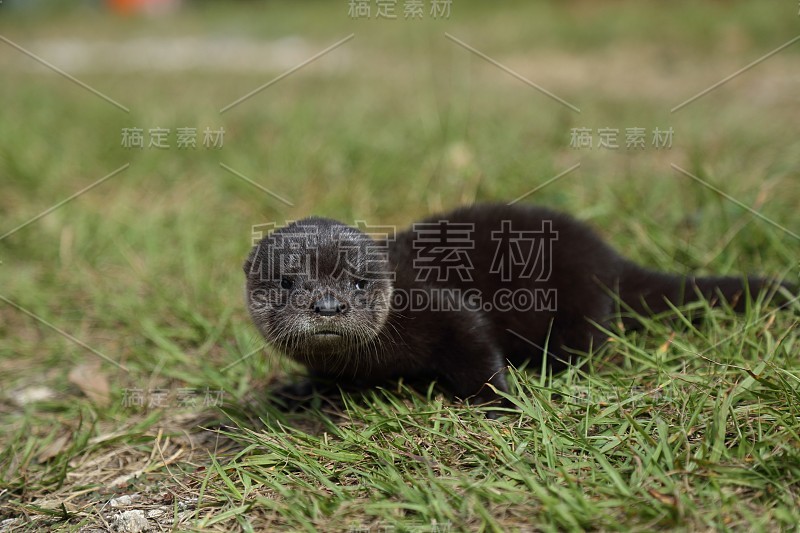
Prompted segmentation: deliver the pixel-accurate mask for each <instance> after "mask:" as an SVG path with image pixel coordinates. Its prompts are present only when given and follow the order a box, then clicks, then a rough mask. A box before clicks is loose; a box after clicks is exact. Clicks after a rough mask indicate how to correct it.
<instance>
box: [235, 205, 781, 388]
mask: <svg viewBox="0 0 800 533" xmlns="http://www.w3.org/2000/svg"><path fill="white" fill-rule="evenodd" d="M440 220H446V221H448V223H450V224H458V223H468V224H471V225H474V232H473V233H472V235H471V237H472V240H473V241H474V248H472V249H469V250H467V251H466V252H465V253H466V254H467V255H466V257H467V258H468V261H470V262H471V264H472V269H471V273H472V275H471V278H472V279H462V277H461V276H460V275H448V276H445V278H444V279H437V278H436V277H434V276H428V279H427V280H425V279H421V278H424V277H425V276H420V268H419V266H418V265H417V266H415V259H418V255H417V254H418V249H417V248H416V246H419V244H420V241H419V235H418V234H417V233H415V232H414V231H411V230H409V231H405V232H402V233H399V234H398V235H396V238H395V239H394V240H392V241H389V242H388V247H387V250H388V257H385V256H382V255H381V254H380V253H379V252H376V251H375V248H376V246H375V241H373V240H371V239H370V238H369V237H368V236H367V235H365V234H364V233H362V232H360V231H358V230H356V229H354V228H351V227H349V226H345V225H343V224H341V223H339V222H336V221H333V220H329V219H323V218H309V219H305V220H303V221H300V222H298V223H295V224H292V225H290V226H287V227H285V228H282V229H280V230H277V231H276V232H274V233H272V234H271V235H269V236H267V237H265V238H264V239H263V240H262V241H261V243H259V245H258V246H256V247H255V248H254V249H253V251H252V252H251V254H250V257H249V258H248V259H247V261H246V263H245V265H244V270H245V273H246V275H247V301H248V306H249V309H250V312H251V315H252V316H253V320H254V323H255V324H256V326H257V327H258V328H259V329H260V331H261V332H262V334H263V335H264V337H265V338H266V340H267V341H268V342H270V343H271V344H273V345H275V346H276V347H277V348H278V349H280V350H281V351H282V352H283V353H285V354H286V355H288V356H290V357H292V358H294V359H295V360H297V361H299V362H301V363H303V364H304V365H306V366H307V367H308V368H309V370H310V373H311V374H312V376H314V377H324V378H328V379H332V380H334V381H337V382H340V383H343V382H351V383H358V384H371V383H376V382H379V381H383V380H386V379H393V378H398V377H406V378H420V377H422V378H436V379H439V380H441V381H443V382H444V383H445V384H446V386H447V387H448V388H449V389H450V390H451V391H452V392H453V393H454V394H455V395H456V396H457V397H460V398H470V397H471V398H472V400H473V401H474V402H475V403H482V402H487V401H494V400H496V399H497V395H496V394H495V392H494V391H493V390H492V388H491V387H486V386H485V385H486V384H487V383H491V384H492V385H494V387H496V388H497V389H498V390H501V391H507V389H508V388H507V385H506V380H505V376H504V368H505V367H506V365H507V362H510V363H512V364H514V365H521V364H523V363H524V362H528V361H530V362H532V363H533V366H534V367H538V365H539V364H540V362H541V358H542V357H546V358H547V363H548V365H549V366H550V367H551V368H553V369H554V370H559V369H563V368H564V367H565V366H566V365H568V364H569V363H570V362H572V361H573V359H574V357H575V356H576V354H583V353H587V352H589V351H590V350H591V349H592V348H593V347H597V346H599V345H600V344H601V343H602V342H603V341H604V336H603V335H602V334H601V333H600V331H599V330H598V329H597V327H596V326H595V325H594V324H593V323H597V324H601V325H605V326H609V325H610V322H611V321H612V320H614V319H615V318H617V317H619V311H620V310H621V311H623V314H624V312H625V311H629V312H630V311H632V312H633V313H634V314H635V313H638V314H642V315H652V314H657V313H661V312H664V311H668V310H669V309H670V305H671V304H672V305H678V306H679V305H682V304H684V303H687V302H690V301H693V300H697V299H698V298H700V297H702V298H705V299H707V300H709V301H712V302H719V301H720V299H723V300H726V301H727V302H729V303H730V304H731V305H733V307H734V309H736V310H738V311H741V310H743V309H744V306H745V305H746V294H745V293H749V294H750V295H752V296H753V297H755V295H757V294H758V293H760V292H761V291H764V290H767V289H768V288H772V289H775V288H777V285H778V284H775V283H771V282H769V281H767V280H764V279H762V278H756V277H747V278H744V277H701V278H694V277H686V276H677V275H669V274H663V273H659V272H654V271H650V270H647V269H644V268H642V267H639V266H637V265H635V264H633V263H632V262H630V261H628V260H626V259H625V258H623V257H622V256H620V255H619V254H618V253H616V252H615V251H614V250H613V249H612V248H611V247H609V246H608V245H606V244H605V243H604V242H603V240H602V239H601V238H600V237H599V236H597V235H596V234H595V233H594V231H593V230H592V229H591V228H589V227H588V226H587V225H585V224H583V223H581V222H579V221H577V220H575V219H574V218H572V217H570V216H568V215H565V214H563V213H558V212H554V211H550V210H548V209H544V208H540V207H531V206H521V205H520V206H511V207H510V206H505V205H493V204H492V205H490V204H485V205H477V206H471V207H464V208H461V209H458V210H456V211H453V212H451V213H447V214H443V215H438V216H434V217H431V218H429V219H428V220H427V221H425V222H437V221H440ZM503 220H506V221H510V224H511V228H512V229H513V230H515V231H519V230H524V231H537V230H540V229H541V228H542V223H543V222H546V221H549V223H550V224H551V225H552V229H553V230H554V231H555V232H557V234H558V237H557V240H555V241H552V248H551V249H549V250H548V249H547V247H544V250H545V251H544V252H543V253H544V255H543V256H540V258H539V259H540V260H543V261H546V262H548V264H550V265H551V267H552V268H551V270H550V272H549V275H548V276H547V277H546V279H540V280H536V279H533V278H531V277H523V276H516V277H514V276H512V277H510V278H508V279H505V280H504V279H502V278H503V277H502V276H501V274H500V273H499V272H498V273H492V272H491V271H492V265H493V262H494V260H495V254H496V253H497V252H498V241H496V240H493V238H492V237H493V235H492V232H493V231H497V230H499V229H500V223H501V221H503ZM300 228H302V231H301V229H300ZM309 228H312V229H314V231H316V232H317V237H316V239H314V240H315V242H314V243H310V242H309V241H308V239H306V238H305V237H302V236H301V235H303V234H305V233H307V230H308V229H309ZM291 244H294V245H295V247H296V252H297V254H296V255H297V256H298V257H301V258H302V259H303V260H304V261H308V262H309V264H311V265H313V267H314V268H313V270H314V273H313V275H303V274H298V269H297V268H296V267H297V265H294V266H291V265H289V263H291V262H292V261H288V262H287V261H286V260H284V259H281V260H277V259H275V257H274V256H275V253H274V251H275V250H278V249H283V248H282V247H287V248H286V249H290V248H291ZM311 244H313V246H312V245H311ZM379 244H385V243H379ZM442 244H444V245H445V246H448V245H451V244H456V243H450V242H448V241H447V238H445V239H444V241H442ZM531 246H533V245H531ZM342 248H344V249H345V250H344V251H342ZM377 248H378V249H379V248H380V246H378V247H377ZM501 251H503V250H501ZM504 251H505V252H509V251H510V248H508V247H507V248H506V249H505V250H504ZM523 251H525V248H524V246H523ZM296 259H297V257H295V259H294V260H293V261H296ZM443 261H444V260H443V259H437V260H434V261H433V262H432V263H426V265H427V266H431V265H433V266H440V267H441V266H442V265H443V264H444V263H443ZM343 265H347V267H346V268H345V267H343ZM376 266H377V268H375V267H376ZM387 274H393V275H394V280H388V279H384V278H385V277H386V275H387ZM289 278H291V283H289V282H287V281H286V280H287V279H289ZM290 284H291V286H289V285H290ZM787 288H788V287H787ZM535 289H536V290H540V291H544V293H546V291H548V290H554V291H555V294H556V296H557V305H556V307H555V309H539V310H536V309H528V310H524V311H523V310H518V309H504V310H498V309H496V308H495V309H491V310H486V309H483V308H482V307H476V305H475V304H474V302H473V301H472V300H469V299H467V298H466V297H465V296H464V294H465V293H469V294H473V295H474V294H480V295H481V300H482V302H487V301H492V299H493V298H494V297H495V295H497V294H498V291H512V292H513V291H520V290H529V291H530V290H535ZM399 291H405V293H407V294H410V293H411V292H414V291H416V294H418V295H423V296H424V297H425V298H427V300H428V303H427V304H426V305H423V306H418V308H409V307H404V308H402V309H398V308H397V305H396V304H395V302H394V301H393V297H395V296H397V295H398V294H400V292H399ZM454 294H455V295H456V299H455V304H456V305H454V306H453V305H451V308H450V309H446V310H441V309H439V308H441V307H442V306H443V305H444V304H446V303H450V304H453V302H454V301H453V295H454ZM547 294H553V293H552V292H550V293H547ZM445 300H447V301H445ZM620 301H621V303H620ZM331 302H335V303H336V306H337V307H336V308H335V310H334V308H333V307H330V308H328V307H325V306H326V305H327V304H328V303H331ZM545 303H546V302H545ZM315 305H316V307H315ZM326 310H327V311H326ZM324 313H327V314H324ZM623 321H624V323H626V324H627V325H628V326H635V325H636V324H637V323H638V321H637V320H636V319H635V318H631V317H630V316H628V318H625V319H624V320H623ZM545 347H546V349H545Z"/></svg>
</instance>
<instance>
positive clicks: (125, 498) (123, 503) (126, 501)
mask: <svg viewBox="0 0 800 533" xmlns="http://www.w3.org/2000/svg"><path fill="white" fill-rule="evenodd" d="M138 499H139V495H138V494H123V495H122V496H117V497H116V498H111V499H110V500H109V501H108V505H110V506H111V507H127V506H128V505H131V504H132V503H133V502H134V501H135V500H138Z"/></svg>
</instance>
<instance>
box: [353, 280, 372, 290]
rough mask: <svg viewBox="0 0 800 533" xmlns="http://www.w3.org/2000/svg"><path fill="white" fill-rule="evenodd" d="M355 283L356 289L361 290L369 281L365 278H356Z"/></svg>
mask: <svg viewBox="0 0 800 533" xmlns="http://www.w3.org/2000/svg"><path fill="white" fill-rule="evenodd" d="M355 285H356V289H358V290H360V291H363V290H365V289H366V288H367V286H368V285H369V281H368V280H366V279H357V280H356V283H355Z"/></svg>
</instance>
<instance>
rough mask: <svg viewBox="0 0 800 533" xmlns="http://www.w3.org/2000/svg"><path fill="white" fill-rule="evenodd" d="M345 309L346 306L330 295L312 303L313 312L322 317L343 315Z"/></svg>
mask: <svg viewBox="0 0 800 533" xmlns="http://www.w3.org/2000/svg"><path fill="white" fill-rule="evenodd" d="M345 309H347V305H346V304H343V303H342V302H340V301H339V300H337V299H336V298H334V297H333V296H331V295H330V294H328V295H327V296H324V297H322V298H320V299H319V300H317V301H316V302H314V312H315V313H317V314H318V315H322V316H333V315H336V314H338V313H344V311H345Z"/></svg>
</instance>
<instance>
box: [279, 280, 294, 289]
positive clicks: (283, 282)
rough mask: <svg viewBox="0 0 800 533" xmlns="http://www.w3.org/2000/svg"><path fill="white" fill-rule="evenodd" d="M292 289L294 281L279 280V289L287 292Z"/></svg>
mask: <svg viewBox="0 0 800 533" xmlns="http://www.w3.org/2000/svg"><path fill="white" fill-rule="evenodd" d="M292 287H294V281H292V280H290V279H289V278H281V289H286V290H287V291H288V290H289V289H291V288H292Z"/></svg>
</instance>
